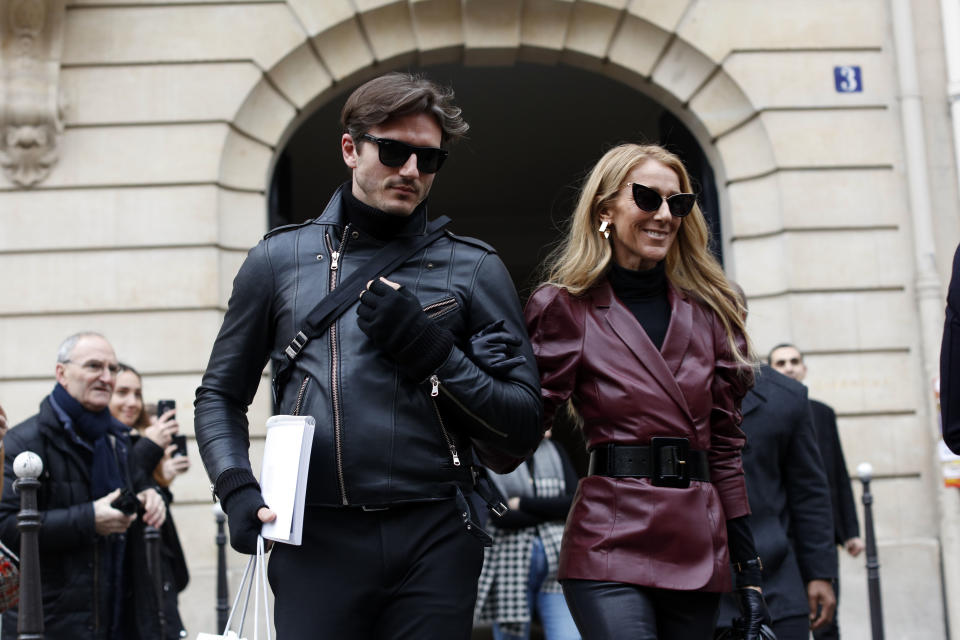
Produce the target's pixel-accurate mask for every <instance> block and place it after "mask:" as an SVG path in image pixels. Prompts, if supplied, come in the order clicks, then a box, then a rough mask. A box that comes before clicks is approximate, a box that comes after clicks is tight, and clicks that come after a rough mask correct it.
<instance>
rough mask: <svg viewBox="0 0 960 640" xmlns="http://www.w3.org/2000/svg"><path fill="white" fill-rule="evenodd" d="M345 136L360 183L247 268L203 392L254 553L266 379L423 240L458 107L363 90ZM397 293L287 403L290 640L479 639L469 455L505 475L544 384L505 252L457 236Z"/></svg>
mask: <svg viewBox="0 0 960 640" xmlns="http://www.w3.org/2000/svg"><path fill="white" fill-rule="evenodd" d="M341 120H342V124H343V126H344V131H345V133H344V134H343V136H342V138H341V150H342V153H343V159H344V162H345V164H346V165H347V166H348V167H349V168H350V169H351V170H352V179H351V180H350V182H348V183H347V184H345V185H344V186H342V187H341V188H340V189H339V190H338V191H337V192H336V193H335V194H334V195H333V198H332V199H331V200H330V203H329V204H328V205H327V207H326V209H325V210H324V211H323V213H322V214H321V215H320V216H319V217H318V218H316V219H313V220H309V221H307V222H305V223H303V224H298V225H290V226H288V227H283V228H280V229H276V230H274V231H272V232H271V233H269V234H267V236H266V237H265V238H264V239H263V240H262V241H261V242H260V243H259V244H258V245H257V246H256V247H254V248H253V249H252V250H251V251H250V253H249V255H248V257H247V259H246V261H245V262H244V264H243V266H242V267H241V269H240V271H239V273H238V274H237V277H236V279H235V280H234V287H233V294H232V296H231V298H230V302H229V306H228V309H227V312H226V316H225V318H224V322H223V327H222V328H221V330H220V334H219V336H218V337H217V340H216V343H215V344H214V347H213V353H212V355H211V357H210V363H209V365H208V368H207V371H206V374H205V375H204V378H203V382H202V384H201V386H200V388H199V389H198V390H197V399H196V419H195V424H196V433H197V441H198V444H199V446H200V453H201V456H202V458H203V462H204V465H205V466H206V469H207V472H208V474H209V476H210V479H211V481H212V482H213V483H214V489H215V492H216V494H217V496H218V497H219V498H220V500H221V503H222V505H223V508H224V510H225V511H226V513H227V516H228V523H229V527H230V537H231V544H232V545H233V547H234V548H235V549H237V550H239V551H241V552H244V553H252V552H253V551H254V548H255V542H256V535H257V533H258V532H259V529H260V526H261V522H264V521H268V520H270V519H272V518H273V517H274V514H273V513H272V512H271V511H270V510H269V508H267V507H268V505H265V504H264V502H263V499H262V497H261V495H260V491H259V486H258V484H257V481H256V479H255V478H254V475H253V472H252V469H251V465H250V460H249V456H248V452H247V448H248V443H249V440H248V425H247V420H246V416H245V411H246V408H247V406H248V405H249V404H250V402H251V401H252V400H253V397H254V394H255V392H256V390H257V387H258V385H259V383H260V380H261V374H262V371H263V369H264V366H265V365H266V364H267V362H268V360H272V362H273V365H274V370H275V371H276V368H277V367H278V365H280V364H282V363H283V361H284V359H285V358H286V356H285V355H284V349H285V348H286V347H287V346H288V345H289V344H290V342H291V339H292V338H294V336H296V335H297V332H298V331H299V330H301V329H302V328H303V325H304V323H305V318H306V316H307V315H308V313H309V311H310V310H311V309H312V308H313V307H314V305H316V304H317V303H318V302H319V301H320V300H321V299H322V298H323V297H324V296H325V295H327V294H328V293H330V292H331V291H332V290H334V289H335V288H336V287H337V286H338V285H339V284H340V283H341V282H343V281H344V280H345V279H346V278H348V277H349V276H350V275H351V273H353V272H354V271H356V270H357V268H358V267H360V266H362V265H363V264H364V263H365V262H366V261H367V260H369V259H370V258H371V257H372V256H373V255H374V254H376V253H377V251H379V250H380V249H381V248H383V247H384V246H387V245H389V244H390V243H391V242H392V241H394V240H396V239H404V238H409V237H410V236H419V235H423V234H424V233H425V229H426V225H427V210H426V202H425V201H426V197H427V194H428V193H429V191H430V187H431V185H432V183H433V179H434V177H435V175H436V171H437V170H438V169H439V167H440V165H441V164H442V162H443V159H444V157H445V156H446V151H445V150H442V149H441V145H443V144H445V143H448V142H450V141H452V140H455V139H456V138H458V137H460V136H462V135H463V134H464V133H465V132H466V130H467V128H468V126H467V124H466V123H465V122H464V121H463V119H462V118H461V117H460V109H459V108H457V107H455V106H454V105H453V104H452V92H450V91H449V90H444V89H441V88H440V87H438V86H436V85H435V84H433V83H432V82H429V81H427V80H425V79H422V78H418V77H414V76H409V75H406V74H399V73H392V74H388V75H386V76H382V77H379V78H375V79H374V80H371V81H370V82H368V83H366V84H364V85H363V86H361V87H360V88H358V89H357V90H356V91H355V92H354V93H353V94H352V95H351V96H350V98H349V99H348V100H347V103H346V104H345V106H344V109H343V113H342V117H341ZM386 275H387V277H386V278H381V279H378V280H376V281H373V282H370V283H368V284H367V286H366V287H365V288H364V287H363V286H360V287H357V290H356V296H357V304H356V305H355V306H354V307H352V308H350V309H349V310H347V311H346V312H345V313H343V314H342V315H341V316H339V318H337V320H336V321H335V322H334V323H333V324H332V325H331V326H330V327H329V329H327V330H325V331H324V332H323V334H322V335H316V336H308V338H309V339H308V341H307V343H306V345H305V346H304V347H303V350H302V351H301V352H300V354H299V356H298V357H297V358H296V360H295V361H294V362H293V364H292V368H291V369H290V371H291V374H290V375H289V376H288V377H287V378H286V383H285V384H283V385H282V387H281V388H280V389H278V393H277V396H278V397H277V398H276V403H277V406H276V410H277V412H278V413H280V414H299V415H311V416H313V417H314V418H315V419H316V431H315V434H314V441H313V450H312V457H311V461H310V469H309V475H308V483H307V497H306V503H307V508H306V515H305V519H304V529H303V544H302V545H301V546H291V545H284V544H279V545H276V546H275V547H274V549H273V551H272V558H271V560H270V571H269V573H270V581H271V586H272V587H273V591H274V594H275V597H276V604H275V621H276V626H277V632H278V636H279V637H280V638H281V639H283V638H306V637H314V636H316V635H317V634H322V635H324V637H331V638H411V637H416V638H438V639H440V638H442V639H444V640H450V639H455V638H469V636H470V626H471V618H472V612H473V603H474V599H475V597H476V580H477V576H478V575H479V572H480V565H481V562H482V542H481V540H480V539H479V538H478V537H476V535H471V534H476V533H477V530H476V527H475V526H474V525H473V524H472V523H471V522H470V519H471V514H470V513H469V508H468V507H466V505H467V502H468V501H467V500H464V496H465V495H469V493H470V492H471V490H472V487H473V484H474V478H473V475H472V465H471V463H472V461H473V451H474V450H475V451H476V453H477V454H478V456H479V457H480V459H481V460H482V461H484V462H485V463H486V464H488V465H492V466H493V467H494V468H496V469H497V470H500V471H508V470H510V469H511V468H513V466H515V465H516V464H519V462H520V460H521V459H522V458H523V457H524V456H526V455H528V454H530V453H532V451H533V450H534V449H535V448H536V446H537V444H538V442H539V440H540V437H541V422H540V417H541V416H540V395H539V379H538V375H537V370H536V365H535V363H534V358H533V354H532V350H531V347H530V344H529V342H528V340H527V337H526V332H525V330H524V328H523V327H524V324H523V316H522V312H521V309H520V304H519V300H518V299H517V295H516V292H515V289H514V287H513V284H512V282H511V280H510V278H509V276H508V274H507V271H506V269H505V268H504V265H503V263H502V262H501V261H500V259H499V258H498V257H497V255H496V253H495V252H494V250H493V249H492V248H490V247H489V246H487V245H485V244H483V243H481V242H479V241H477V240H473V239H470V238H462V237H458V236H454V235H453V234H450V233H446V234H445V235H443V236H442V237H440V238H439V239H438V240H436V241H435V242H433V243H432V244H430V245H429V246H428V247H427V248H426V249H422V250H420V251H419V252H417V253H416V254H414V255H413V256H412V257H410V258H408V259H407V260H406V261H405V262H404V263H403V264H402V265H401V266H400V267H398V268H397V269H395V270H394V271H392V272H390V273H389V274H386Z"/></svg>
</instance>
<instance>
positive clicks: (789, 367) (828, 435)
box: [767, 343, 866, 640]
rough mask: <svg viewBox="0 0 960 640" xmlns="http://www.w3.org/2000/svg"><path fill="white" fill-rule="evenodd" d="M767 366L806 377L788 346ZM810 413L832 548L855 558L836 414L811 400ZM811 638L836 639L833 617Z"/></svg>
mask: <svg viewBox="0 0 960 640" xmlns="http://www.w3.org/2000/svg"><path fill="white" fill-rule="evenodd" d="M767 362H768V364H769V365H770V366H771V367H773V368H774V369H776V370H777V371H779V372H780V373H782V374H783V375H785V376H787V377H788V378H793V379H794V380H796V381H797V382H801V383H802V382H803V381H804V379H806V377H807V365H806V363H805V362H804V360H803V354H802V353H800V350H799V349H797V348H796V347H795V346H793V345H792V344H786V343H784V344H779V345H777V346H776V347H774V348H773V349H771V350H770V355H769V357H768V358H767ZM810 410H811V411H812V412H813V429H814V432H815V433H816V434H817V445H818V446H819V449H820V457H821V459H822V460H823V469H824V471H825V472H826V474H827V484H828V485H829V486H830V504H831V506H832V508H833V537H834V544H836V545H840V546H842V547H843V548H844V549H846V551H847V553H849V554H850V555H851V556H853V557H856V556H858V555H860V553H862V552H863V550H864V549H865V548H866V545H865V544H864V542H863V539H862V538H861V537H860V524H859V522H858V521H857V509H856V505H855V502H854V498H853V487H852V486H851V484H850V474H849V473H848V472H847V461H846V459H845V458H844V456H843V447H842V446H840V433H839V432H838V430H837V414H836V413H834V411H833V409H831V408H830V406H829V405H826V404H824V403H822V402H820V401H819V400H813V399H811V400H810ZM833 590H834V593H835V594H836V596H837V600H838V601H839V599H840V580H839V579H837V580H834V583H833ZM814 637H815V638H816V639H817V640H834V639H835V638H839V637H840V630H839V628H838V627H837V618H836V616H834V618H833V621H832V622H831V623H830V624H828V625H827V626H825V627H824V628H823V629H820V630H818V631H817V632H816V633H815V634H814Z"/></svg>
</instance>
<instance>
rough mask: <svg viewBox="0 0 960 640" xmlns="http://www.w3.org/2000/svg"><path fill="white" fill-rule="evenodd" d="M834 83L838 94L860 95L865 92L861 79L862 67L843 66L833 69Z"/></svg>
mask: <svg viewBox="0 0 960 640" xmlns="http://www.w3.org/2000/svg"><path fill="white" fill-rule="evenodd" d="M833 82H834V85H836V87H837V93H860V92H862V91H863V81H862V80H861V79H860V67H858V66H852V65H847V66H842V67H834V68H833Z"/></svg>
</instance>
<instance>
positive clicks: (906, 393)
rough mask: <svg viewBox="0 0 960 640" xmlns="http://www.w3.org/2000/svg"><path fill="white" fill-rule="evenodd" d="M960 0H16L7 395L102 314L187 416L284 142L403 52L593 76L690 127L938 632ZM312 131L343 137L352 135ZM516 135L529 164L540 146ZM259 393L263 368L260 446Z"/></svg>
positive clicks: (4, 2) (896, 617) (210, 536)
mask: <svg viewBox="0 0 960 640" xmlns="http://www.w3.org/2000/svg"><path fill="white" fill-rule="evenodd" d="M955 4H956V1H955V0H942V1H940V2H938V1H937V0H914V1H913V2H908V0H840V1H836V0H832V1H827V0H804V1H803V2H796V1H795V0H261V1H249V2H246V1H242V0H191V1H189V2H186V1H184V2H181V1H180V0H164V1H162V2H160V1H153V0H0V127H2V131H3V136H2V138H0V164H2V166H3V170H4V171H3V173H2V174H0V274H2V275H0V403H2V404H3V405H4V407H5V408H6V410H7V412H8V413H9V414H10V415H11V417H12V418H13V421H14V422H17V421H19V420H21V419H23V418H26V417H27V416H29V415H31V414H32V413H34V412H35V410H36V405H37V403H38V402H39V400H40V399H41V397H42V396H43V395H45V394H46V393H47V392H48V391H49V389H50V387H51V385H52V383H53V380H52V372H53V363H54V356H55V352H56V347H57V345H58V343H59V341H60V340H61V339H62V338H63V337H65V336H66V335H68V334H70V333H72V332H74V331H77V330H81V329H95V330H98V331H101V332H103V333H104V334H106V335H107V336H108V337H109V338H110V340H111V341H112V342H113V344H114V345H115V346H116V347H117V350H118V353H119V355H120V356H121V358H122V359H123V360H125V361H128V362H131V363H133V364H135V366H137V367H138V368H139V369H140V370H141V371H143V372H144V374H145V383H144V384H145V391H146V394H147V395H148V397H150V398H158V397H172V398H176V399H177V401H178V406H179V407H181V412H180V422H181V425H183V427H184V429H185V430H186V431H187V432H188V433H190V434H191V435H192V421H191V412H190V411H189V410H188V409H189V407H191V404H192V395H193V390H194V389H195V387H196V386H197V384H198V382H199V379H200V376H201V374H202V371H203V368H204V366H205V364H206V359H207V357H208V355H209V350H210V346H211V344H212V342H213V339H214V337H215V335H216V332H217V330H218V328H219V324H220V320H221V318H222V314H223V311H224V309H225V306H226V301H227V298H228V296H229V292H230V286H231V281H232V278H233V276H234V274H235V273H236V270H237V268H238V267H239V264H240V262H241V261H242V260H243V258H244V256H245V253H246V251H247V249H248V248H249V247H250V246H252V245H253V244H254V243H256V241H257V240H258V238H259V237H260V236H261V235H262V234H263V233H264V232H265V230H266V229H267V226H268V222H267V221H268V210H269V209H270V198H271V193H272V191H271V185H272V178H273V176H274V174H275V168H276V164H277V160H278V157H279V155H280V153H281V152H282V150H283V149H284V147H285V146H286V145H287V144H288V142H290V141H291V140H293V139H294V138H295V137H296V135H297V132H298V131H299V130H300V129H301V127H302V126H303V125H304V123H305V122H307V120H308V119H309V117H310V116H311V115H312V114H314V113H315V112H317V111H318V110H320V109H322V108H323V107H324V106H325V105H329V104H331V103H333V102H334V101H335V100H337V99H340V100H342V98H343V96H344V95H345V94H346V93H349V90H350V89H352V88H353V87H355V86H357V85H358V84H359V83H360V82H362V81H363V80H365V79H367V78H369V77H371V76H373V75H377V74H379V73H382V72H384V71H387V70H392V69H407V68H411V67H416V68H426V69H427V71H428V72H429V69H430V66H431V65H445V67H444V68H445V69H450V68H451V67H452V68H462V69H464V70H469V69H476V68H491V67H492V68H495V69H497V70H498V73H502V74H503V77H504V78H507V77H510V74H511V73H514V69H516V68H518V67H520V66H523V65H539V66H540V67H542V68H545V69H547V68H549V69H553V70H557V69H559V70H561V71H562V70H563V69H570V70H571V73H573V70H575V71H576V72H577V73H580V74H583V73H587V74H592V75H595V76H597V77H602V78H605V79H607V80H610V81H613V82H616V83H618V84H619V85H620V86H621V87H625V88H626V89H628V90H629V91H631V92H635V93H636V94H637V95H638V96H642V97H643V99H644V100H647V101H648V102H652V103H655V104H657V105H660V107H661V108H662V109H663V110H665V111H667V112H669V113H670V114H672V116H673V117H675V118H676V119H677V120H678V121H679V122H681V123H682V124H683V125H684V126H685V127H686V129H687V130H688V131H689V133H690V134H691V135H692V136H693V138H694V139H695V140H696V141H697V143H698V145H699V147H700V149H701V150H702V151H703V154H704V156H705V157H706V158H707V160H708V162H709V165H710V169H711V170H712V172H713V175H714V177H715V184H716V191H717V198H718V206H717V209H718V211H717V213H718V215H719V220H720V229H721V236H720V247H721V248H722V250H723V254H724V259H725V266H726V268H727V270H728V272H729V273H730V274H731V275H732V276H733V277H735V278H736V279H737V280H738V281H739V282H740V284H741V285H742V286H743V288H744V289H745V291H746V293H747V295H748V297H749V299H750V307H751V317H750V329H751V333H752V336H753V340H754V342H755V346H756V347H757V351H758V352H759V353H765V352H766V350H768V349H769V348H770V347H771V346H772V345H774V344H776V343H779V342H782V341H791V342H795V343H796V344H798V345H801V347H802V348H803V349H805V351H806V352H807V353H808V365H809V367H810V371H811V379H810V384H811V395H813V396H814V397H817V398H819V399H822V400H824V401H826V402H828V403H830V404H831V405H833V406H834V407H835V408H836V410H837V412H838V415H839V417H840V430H841V437H842V440H843V444H844V448H845V451H846V456H847V462H848V464H849V465H850V466H851V474H853V468H854V467H855V466H856V464H857V463H858V462H861V461H870V462H871V463H872V464H873V467H874V469H875V473H876V476H877V477H876V480H875V481H874V483H873V489H874V493H875V498H876V500H875V507H874V516H875V520H876V526H877V534H878V539H879V546H880V562H881V566H882V569H881V576H882V587H883V597H884V605H885V620H886V626H887V635H888V637H891V638H919V637H924V638H939V637H948V636H949V632H948V629H950V628H951V627H952V628H953V629H958V628H960V504H958V494H957V492H956V489H944V488H943V486H942V484H943V483H942V479H941V475H940V473H941V472H940V464H939V461H938V458H937V451H936V440H937V421H936V410H935V404H934V398H933V391H932V387H933V378H934V377H935V375H936V367H937V363H936V358H937V354H938V351H939V331H940V328H941V325H942V321H943V302H942V301H943V294H944V291H945V287H946V283H947V281H948V279H949V271H950V261H951V258H952V255H953V249H954V247H955V246H956V244H957V242H958V240H960V200H958V184H957V176H958V173H957V167H956V160H955V157H956V156H955V153H956V152H955V147H954V145H955V144H956V143H957V141H956V140H955V139H954V138H955V136H954V133H953V131H954V129H952V127H953V126H955V123H953V122H952V121H951V118H950V105H949V100H948V98H950V95H951V93H953V97H952V99H953V100H956V99H957V97H956V87H954V88H953V89H952V90H951V89H948V84H947V76H948V69H947V62H946V61H947V56H946V53H945V45H944V42H945V38H944V35H943V34H944V30H943V26H942V25H943V17H944V15H945V14H946V12H948V11H949V10H951V7H953V5H955ZM958 29H960V27H958ZM953 35H954V37H955V38H956V39H957V40H958V41H960V30H958V31H957V32H956V33H954V34H953ZM453 80H454V86H455V88H456V77H454V79H453ZM590 98H591V99H592V100H595V101H596V104H597V105H601V104H602V103H603V100H604V96H603V95H595V96H591V97H590ZM518 99H526V98H523V97H522V96H521V97H520V98H518ZM544 108H545V109H551V110H561V111H562V110H563V108H564V105H563V104H551V105H545V106H544ZM466 115H467V117H468V119H469V117H470V113H467V114H466ZM528 128H529V129H531V130H532V131H533V132H534V133H536V134H538V135H543V136H546V135H554V136H555V135H562V134H563V132H562V131H561V132H557V131H549V132H548V131H541V130H539V129H538V123H537V121H534V122H531V123H530V124H529V127H528ZM476 135H477V136H480V135H482V132H477V133H476ZM315 144H316V145H328V146H329V147H330V149H331V153H334V154H336V144H337V143H336V139H335V138H331V139H329V140H318V141H316V142H315ZM504 144H505V145H506V144H508V141H504ZM510 151H511V152H512V151H524V154H525V155H526V156H527V160H526V161H527V162H529V163H536V162H537V154H536V147H535V146H533V147H532V148H525V149H522V150H515V149H510ZM597 156H599V152H598V153H597ZM594 159H595V157H587V158H583V159H582V163H583V164H584V166H589V164H590V163H591V162H592V161H593V160H594ZM338 179H339V180H342V179H343V176H340V177H338ZM442 180H443V178H441V181H442ZM439 183H440V181H438V184H439ZM334 184H335V182H334ZM318 189H319V187H318ZM323 190H324V192H325V193H327V192H329V189H328V188H327V187H326V186H324V187H323ZM544 198H545V199H549V198H551V194H545V195H544ZM504 208H505V210H506V212H507V213H508V214H509V215H510V216H514V217H522V216H523V213H522V212H517V211H510V210H509V201H507V202H506V203H505V204H504ZM451 213H452V215H453V216H454V218H456V209H455V208H454V209H452V211H451ZM504 215H505V214H504ZM508 236H509V234H507V236H506V237H505V238H504V239H503V242H510V241H511V240H510V239H509V237H508ZM485 239H487V240H488V241H491V242H492V243H493V244H495V245H496V244H497V242H498V239H497V238H489V237H488V238H485ZM535 249H536V248H534V250H535ZM267 375H268V372H265V375H264V381H265V382H266V380H267ZM269 413H270V402H269V393H267V388H266V384H264V386H263V392H262V393H260V394H258V396H257V400H256V403H255V405H254V406H253V407H252V408H251V411H250V417H251V424H252V425H255V426H257V429H256V435H257V436H258V437H257V438H255V439H254V442H253V444H252V450H253V457H254V458H255V459H256V458H257V456H258V453H259V451H260V448H261V444H262V440H261V438H262V425H263V424H264V422H265V420H266V418H267V416H268V415H269ZM191 447H192V449H191V451H192V453H193V457H194V461H195V465H194V467H193V469H192V470H191V471H190V472H189V473H188V474H187V475H186V476H184V477H183V478H181V479H180V480H178V482H177V484H176V485H175V493H176V497H177V502H176V505H175V506H174V511H173V513H174V514H175V517H176V518H177V521H178V524H179V528H180V531H181V536H182V538H183V542H184V547H185V548H186V549H187V551H188V560H189V563H190V567H191V570H192V574H193V580H192V582H191V585H190V587H189V588H188V590H187V592H186V593H185V594H184V597H183V598H182V602H183V605H182V606H183V609H184V614H185V618H186V621H187V624H188V627H189V629H190V631H191V635H193V634H194V633H195V632H196V631H199V630H201V629H206V630H210V629H212V627H213V620H214V577H215V576H214V564H215V547H214V545H213V540H214V525H213V516H212V513H211V510H210V504H211V503H210V491H209V483H208V481H207V479H206V477H205V475H204V473H203V471H202V469H201V467H200V464H199V456H198V455H197V453H196V448H195V445H194V443H193V441H192V439H191ZM857 484H858V486H857V487H855V493H856V494H857V495H858V496H859V483H857ZM230 564H231V568H232V569H233V570H235V571H236V570H237V569H238V568H240V567H241V559H240V558H239V557H237V556H231V558H230ZM842 572H843V573H842V580H843V585H844V590H843V597H842V598H841V621H842V625H843V629H844V632H845V637H847V638H853V639H856V638H867V637H868V634H869V616H868V612H867V597H866V583H865V575H866V572H865V568H864V566H863V560H862V557H861V558H860V559H857V560H850V559H847V558H845V559H844V561H843V563H842ZM238 575H239V574H237V573H232V574H231V577H232V579H233V581H234V582H235V581H236V580H237V579H238ZM954 636H955V637H960V632H957V631H955V632H954Z"/></svg>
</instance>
